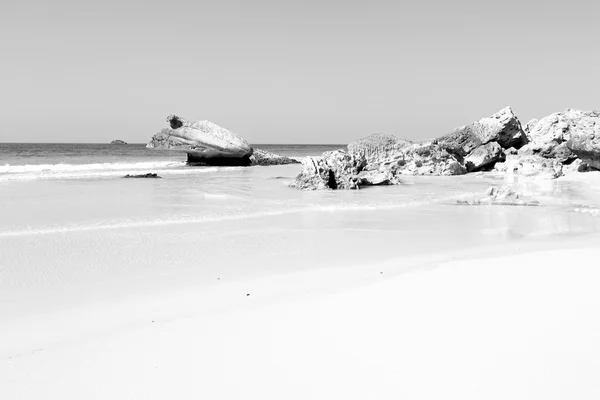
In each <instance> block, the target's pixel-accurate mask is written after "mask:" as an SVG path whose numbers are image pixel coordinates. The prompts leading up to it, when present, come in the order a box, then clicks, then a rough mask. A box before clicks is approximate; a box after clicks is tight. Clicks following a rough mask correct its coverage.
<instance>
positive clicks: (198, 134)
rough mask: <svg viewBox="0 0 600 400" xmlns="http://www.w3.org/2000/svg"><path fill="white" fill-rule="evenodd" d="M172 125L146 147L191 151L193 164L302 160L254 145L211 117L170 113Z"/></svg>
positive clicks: (247, 164) (153, 138) (249, 164)
mask: <svg viewBox="0 0 600 400" xmlns="http://www.w3.org/2000/svg"><path fill="white" fill-rule="evenodd" d="M167 122H168V123H169V127H168V128H164V129H163V130H162V131H160V132H159V133H157V134H155V135H154V136H153V137H152V139H151V140H150V143H148V145H147V146H146V147H148V148H150V149H157V150H178V151H182V152H185V153H187V164H188V165H191V166H209V165H210V166H251V165H283V164H295V163H299V162H298V161H297V160H294V159H293V158H289V157H282V156H279V155H276V154H273V153H270V152H268V151H264V150H260V149H253V148H252V147H251V146H250V144H248V142H247V141H246V140H245V139H244V138H243V137H241V136H240V135H238V134H236V133H234V132H232V131H230V130H227V129H225V128H222V127H220V126H219V125H216V124H214V123H212V122H210V121H195V122H190V121H186V120H185V119H183V118H180V117H178V116H176V115H169V116H168V117H167Z"/></svg>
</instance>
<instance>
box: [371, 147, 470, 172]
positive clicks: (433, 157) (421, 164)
mask: <svg viewBox="0 0 600 400" xmlns="http://www.w3.org/2000/svg"><path fill="white" fill-rule="evenodd" d="M382 167H383V168H387V169H389V170H390V171H391V173H392V175H394V176H396V175H462V174H465V173H466V172H467V170H466V168H465V167H464V166H463V165H462V164H461V163H460V162H458V160H457V159H456V157H455V156H454V155H452V154H450V153H448V152H447V151H446V150H444V149H442V148H441V147H440V146H439V145H437V144H433V143H413V144H411V145H410V146H407V147H405V148H403V149H402V150H401V151H400V152H399V154H397V155H396V156H395V157H394V158H393V159H392V160H388V161H386V162H384V163H383V164H382Z"/></svg>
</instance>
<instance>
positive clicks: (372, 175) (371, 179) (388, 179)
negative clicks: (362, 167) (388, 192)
mask: <svg viewBox="0 0 600 400" xmlns="http://www.w3.org/2000/svg"><path fill="white" fill-rule="evenodd" d="M358 184H359V187H360V186H367V185H368V186H377V185H392V184H396V182H395V179H394V177H393V176H392V175H391V174H390V173H385V172H379V171H362V172H360V173H359V174H358Z"/></svg>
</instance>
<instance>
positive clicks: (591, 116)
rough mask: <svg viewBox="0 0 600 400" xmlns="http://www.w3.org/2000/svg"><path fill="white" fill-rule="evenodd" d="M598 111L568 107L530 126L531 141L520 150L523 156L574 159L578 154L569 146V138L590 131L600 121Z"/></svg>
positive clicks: (565, 161) (562, 159)
mask: <svg viewBox="0 0 600 400" xmlns="http://www.w3.org/2000/svg"><path fill="white" fill-rule="evenodd" d="M598 118H599V115H598V113H597V112H586V111H581V110H571V109H568V110H566V111H564V112H558V113H554V114H550V115H548V116H547V117H544V118H542V119H540V120H539V121H532V122H531V123H530V126H529V133H528V136H529V140H530V142H529V143H528V144H527V145H526V146H523V147H522V148H521V149H520V150H519V154H520V155H522V156H529V155H539V156H542V157H545V158H554V159H557V160H559V161H560V162H562V163H568V162H571V161H572V160H574V159H575V158H576V157H577V155H576V153H575V152H573V151H572V150H571V149H570V148H569V147H568V144H567V142H568V140H569V139H570V138H571V136H572V135H573V134H574V133H576V132H579V133H583V134H584V135H585V133H586V132H589V130H590V129H592V130H593V129H594V128H593V126H594V124H595V123H596V122H597V121H598Z"/></svg>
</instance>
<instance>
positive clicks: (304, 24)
mask: <svg viewBox="0 0 600 400" xmlns="http://www.w3.org/2000/svg"><path fill="white" fill-rule="evenodd" d="M599 18H600V2H598V1H595V0H586V1H580V0H572V1H569V2H556V1H552V0H546V1H537V0H535V1H527V0H520V1H513V0H503V1H485V0H479V1H474V0H455V1H442V0H432V1H427V0H421V1H399V0H395V1H379V0H369V1H364V2H356V1H351V0H344V1H337V0H303V1H294V2H290V1H284V0H280V1H267V0H255V1H228V0H219V1H210V2H209V1H191V0H188V1H180V0H170V1H168V2H167V1H163V2H156V1H128V0H119V1H116V0H104V1H96V2H89V1H80V0H53V1H41V0H33V1H27V0H3V1H2V2H1V4H0V51H1V54H2V56H1V58H0V110H1V111H0V112H1V114H2V117H3V118H2V125H1V127H0V142H55V143H64V142H82V143H83V142H90V143H106V142H110V141H111V140H114V139H122V140H126V141H127V142H130V143H143V142H147V141H148V140H149V139H150V137H151V136H152V135H153V134H154V133H156V132H158V131H160V130H161V129H162V128H164V127H167V123H166V121H165V118H166V116H167V115H169V114H172V113H173V114H176V115H179V116H181V117H183V118H185V119H188V120H210V121H212V122H214V123H216V124H218V125H221V126H223V127H225V128H227V129H230V130H232V131H234V132H236V133H238V134H240V135H242V136H243V137H244V138H246V139H247V140H248V141H249V142H250V143H255V144H256V143H336V144H338V143H348V142H350V141H352V140H356V139H359V138H361V137H364V136H367V135H369V134H372V133H391V134H395V135H397V136H399V137H402V138H405V139H409V140H420V139H427V138H434V137H438V136H441V135H443V134H445V133H447V132H449V131H451V130H452V129H453V128H455V127H458V126H461V125H465V124H467V123H470V122H472V121H474V120H478V119H479V118H481V117H484V116H489V115H491V114H493V113H495V112H496V111H498V110H500V109H501V108H503V107H505V106H507V105H510V106H512V107H513V110H514V111H515V113H516V114H517V116H518V117H519V118H520V119H521V121H522V122H523V123H525V122H527V121H528V120H529V119H531V118H540V117H543V116H545V115H548V114H551V113H553V112H557V111H562V110H564V109H566V108H579V109H586V110H589V109H598V108H600V95H598V88H600V73H599V71H600V23H598V21H600V19H599Z"/></svg>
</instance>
